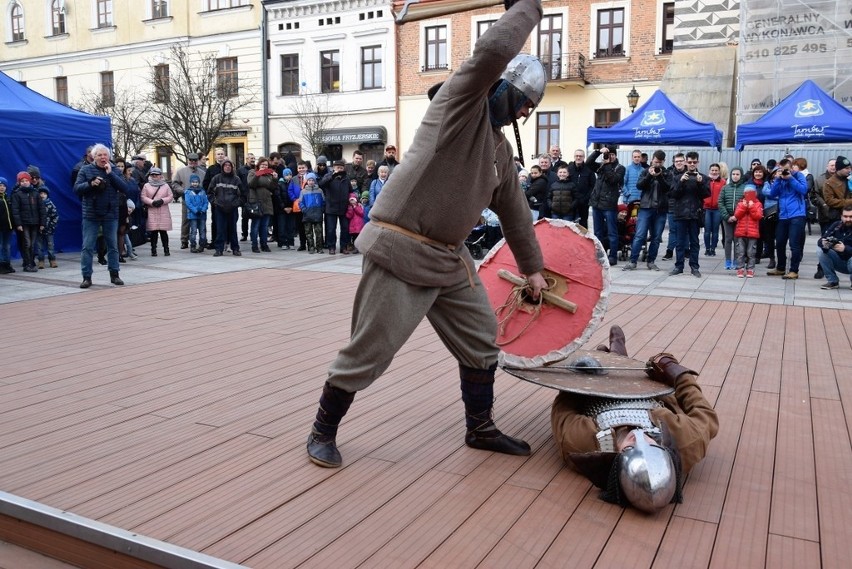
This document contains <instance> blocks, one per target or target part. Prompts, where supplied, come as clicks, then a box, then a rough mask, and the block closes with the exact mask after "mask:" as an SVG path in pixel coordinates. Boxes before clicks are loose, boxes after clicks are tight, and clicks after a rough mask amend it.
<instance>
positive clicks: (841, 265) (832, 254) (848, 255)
mask: <svg viewBox="0 0 852 569" xmlns="http://www.w3.org/2000/svg"><path fill="white" fill-rule="evenodd" d="M817 245H819V249H818V250H817V254H818V255H819V266H820V267H821V268H822V272H823V273H824V274H825V278H826V283H825V284H824V285H822V287H820V288H822V289H823V290H831V289H835V288H840V279H839V278H838V276H837V273H843V274H846V275H852V205H847V206H845V207H844V208H843V211H842V212H840V221H835V222H834V223H833V224H831V227H829V228H828V229H827V230H826V231H825V234H824V235H823V236H822V238H821V239H820V240H819V242H818V243H817Z"/></svg>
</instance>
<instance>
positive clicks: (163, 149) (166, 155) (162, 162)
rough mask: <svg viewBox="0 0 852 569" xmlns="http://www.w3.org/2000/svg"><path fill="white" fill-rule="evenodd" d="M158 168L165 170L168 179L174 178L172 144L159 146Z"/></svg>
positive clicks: (164, 173)
mask: <svg viewBox="0 0 852 569" xmlns="http://www.w3.org/2000/svg"><path fill="white" fill-rule="evenodd" d="M157 168H159V169H160V170H162V171H163V175H164V176H165V178H166V180H171V179H172V149H171V147H170V146H158V147H157Z"/></svg>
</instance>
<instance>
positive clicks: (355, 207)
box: [346, 193, 364, 255]
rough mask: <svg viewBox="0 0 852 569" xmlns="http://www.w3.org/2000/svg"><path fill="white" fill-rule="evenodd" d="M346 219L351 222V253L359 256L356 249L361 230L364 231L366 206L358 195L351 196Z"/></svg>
mask: <svg viewBox="0 0 852 569" xmlns="http://www.w3.org/2000/svg"><path fill="white" fill-rule="evenodd" d="M346 219H348V220H349V239H350V241H349V252H350V253H352V254H353V255H357V254H358V249H356V248H355V240H356V239H358V235H359V234H360V233H361V230H362V229H364V206H363V205H361V202H360V201H359V200H358V194H356V193H353V194H351V195H350V196H349V205H348V206H347V207H346Z"/></svg>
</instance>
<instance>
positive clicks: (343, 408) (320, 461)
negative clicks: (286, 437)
mask: <svg viewBox="0 0 852 569" xmlns="http://www.w3.org/2000/svg"><path fill="white" fill-rule="evenodd" d="M354 399H355V394H354V393H349V392H348V391H343V390H342V389H340V388H338V387H334V386H333V385H331V384H330V383H329V382H327V381H326V382H325V385H324V386H323V388H322V395H321V396H320V401H319V409H318V410H317V417H316V420H315V421H314V425H313V428H311V434H309V435H308V458H310V459H311V462H313V463H314V464H317V465H319V466H323V467H325V468H338V467H339V466H340V465H341V464H343V458H342V457H341V456H340V451H338V450H337V442H336V440H335V438H336V437H337V427H338V426H339V425H340V421H341V420H342V419H343V416H344V415H346V412H347V411H348V410H349V406H350V405H352V401H353V400H354Z"/></svg>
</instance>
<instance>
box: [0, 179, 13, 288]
mask: <svg viewBox="0 0 852 569" xmlns="http://www.w3.org/2000/svg"><path fill="white" fill-rule="evenodd" d="M6 186H7V182H6V178H0V275H8V274H9V273H14V272H16V271H15V268H14V267H12V228H13V227H14V225H13V224H12V204H11V203H10V201H9V195H8V194H7V193H6Z"/></svg>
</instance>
